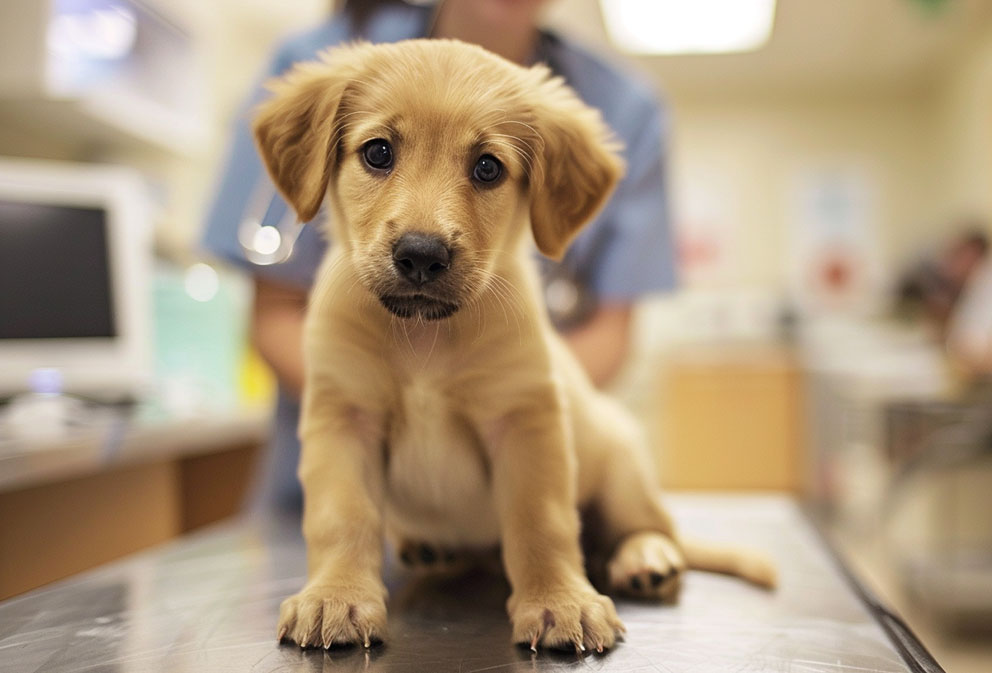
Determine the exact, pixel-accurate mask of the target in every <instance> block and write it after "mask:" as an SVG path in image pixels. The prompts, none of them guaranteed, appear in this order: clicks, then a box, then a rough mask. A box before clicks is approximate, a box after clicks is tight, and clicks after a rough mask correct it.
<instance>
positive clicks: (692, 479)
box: [656, 347, 804, 491]
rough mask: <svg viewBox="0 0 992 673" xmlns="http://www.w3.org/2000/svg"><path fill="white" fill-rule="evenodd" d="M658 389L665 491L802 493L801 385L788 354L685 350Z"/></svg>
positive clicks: (660, 458)
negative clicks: (750, 490) (706, 490)
mask: <svg viewBox="0 0 992 673" xmlns="http://www.w3.org/2000/svg"><path fill="white" fill-rule="evenodd" d="M661 387H662V391H661V396H660V399H661V402H660V404H661V407H662V414H661V416H660V419H659V420H660V428H659V429H658V432H657V433H656V434H657V435H658V436H659V437H660V438H661V442H660V444H661V446H660V447H659V450H658V454H659V455H658V464H659V469H660V474H661V481H662V484H663V485H664V486H665V487H666V488H679V489H738V490H739V489H770V490H780V491H798V490H799V488H800V486H801V475H802V468H803V465H802V455H803V451H802V446H803V431H802V426H803V423H802V419H803V417H804V402H803V384H802V374H801V370H800V368H799V366H798V364H797V362H796V360H795V358H794V357H793V355H792V354H791V353H790V352H789V351H788V350H786V349H784V348H782V349H779V348H756V347H755V348H750V347H749V348H726V349H719V350H718V349H715V348H712V349H710V348H707V349H702V350H698V349H694V350H691V351H689V350H687V351H682V352H679V353H676V354H675V355H674V357H673V358H672V360H671V362H670V364H669V366H668V367H666V370H665V373H664V374H663V375H662V384H661Z"/></svg>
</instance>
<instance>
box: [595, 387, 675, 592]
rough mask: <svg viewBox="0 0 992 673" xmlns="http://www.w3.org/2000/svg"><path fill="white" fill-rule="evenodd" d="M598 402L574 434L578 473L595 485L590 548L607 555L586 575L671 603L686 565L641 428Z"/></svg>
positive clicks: (605, 402) (615, 587) (617, 410)
mask: <svg viewBox="0 0 992 673" xmlns="http://www.w3.org/2000/svg"><path fill="white" fill-rule="evenodd" d="M602 402H603V404H602V407H601V408H598V409H597V412H598V413H596V414H595V415H590V416H588V417H593V418H595V419H596V422H595V424H593V423H588V425H587V427H580V428H578V429H577V432H576V437H577V438H583V439H581V440H580V441H581V442H582V444H583V445H584V446H582V447H580V448H579V454H580V462H582V463H583V467H582V468H580V469H582V470H583V471H586V473H587V477H590V483H595V487H594V492H593V493H592V494H591V496H592V497H591V498H589V501H588V503H587V504H588V505H589V507H588V509H589V511H590V512H592V513H593V514H592V516H591V517H590V519H589V523H591V524H592V528H594V529H595V530H594V531H593V532H592V533H591V535H590V538H592V539H591V540H590V544H591V546H592V547H593V548H594V549H595V550H596V551H599V552H606V554H608V555H609V556H608V560H607V561H606V562H605V564H604V563H598V564H597V563H595V562H594V563H592V564H591V565H592V568H591V570H592V571H593V572H594V573H596V574H597V576H598V578H599V579H600V580H601V581H602V582H603V583H605V584H606V585H607V588H608V589H609V591H610V592H612V593H617V594H624V595H628V596H633V597H636V598H642V599H651V600H663V599H674V598H675V597H676V596H677V594H678V590H679V587H680V586H681V574H682V572H683V571H684V570H685V568H686V561H685V557H684V556H683V554H682V550H681V547H680V545H679V544H678V542H677V538H676V536H675V526H674V524H673V523H672V519H671V517H670V516H669V515H668V512H667V511H666V510H665V508H664V506H663V505H662V502H661V497H660V496H661V490H660V488H659V487H658V485H657V483H656V481H655V477H654V474H655V472H654V468H653V465H652V464H651V460H650V458H649V456H648V453H647V450H646V448H645V444H644V441H643V439H642V436H641V433H640V429H639V428H638V427H637V426H636V424H635V423H634V422H633V419H631V418H629V416H628V415H627V414H626V412H625V411H624V410H623V409H620V408H619V407H618V406H617V405H616V403H614V402H613V401H612V400H602ZM585 417H586V416H583V418H585ZM579 423H580V424H582V425H586V423H584V422H583V421H581V420H580V421H579ZM597 467H598V469H597ZM588 468H591V469H588ZM597 565H598V567H597ZM597 571H598V572H597Z"/></svg>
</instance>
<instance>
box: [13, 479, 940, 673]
mask: <svg viewBox="0 0 992 673" xmlns="http://www.w3.org/2000/svg"><path fill="white" fill-rule="evenodd" d="M669 503H670V505H671V508H672V510H673V511H674V512H675V515H676V517H677V519H678V520H679V522H680V525H681V527H682V529H683V530H685V531H691V532H692V534H693V535H695V536H698V537H706V538H710V539H714V540H727V541H735V542H742V543H747V544H749V545H754V546H757V547H760V548H764V549H767V550H769V551H771V552H772V553H773V554H774V556H775V557H776V558H777V560H778V562H779V563H780V565H781V587H780V588H779V589H778V590H777V591H776V592H775V593H768V592H765V591H762V590H760V589H756V588H753V587H751V586H748V585H746V584H744V583H742V582H740V581H739V580H735V579H732V578H727V577H720V576H715V575H707V574H704V573H690V574H689V576H688V577H687V578H686V580H685V583H684V589H683V593H682V596H681V599H680V601H679V603H678V604H677V605H665V606H656V605H646V604H641V603H633V602H625V601H619V602H618V608H619V611H620V616H621V617H622V618H623V619H624V621H625V622H626V624H627V628H628V633H627V637H626V641H625V642H623V643H621V644H620V645H619V646H618V647H617V648H615V649H614V650H613V651H612V652H609V653H607V654H605V655H595V654H590V655H587V656H585V657H578V656H577V655H574V654H570V655H564V654H547V653H542V654H538V655H534V654H532V653H531V652H530V651H529V650H526V649H522V648H518V647H515V646H513V645H511V644H510V642H509V638H510V628H509V624H508V621H507V618H506V614H505V612H504V608H503V604H504V602H505V600H506V597H507V595H508V592H509V589H508V587H507V585H506V583H505V582H504V581H503V580H502V579H500V578H497V577H493V576H489V575H485V574H473V575H466V576H461V577H454V578H448V579H443V580H442V579H417V578H414V577H412V576H410V575H407V574H405V573H404V572H403V571H402V570H400V569H397V568H395V567H392V566H390V567H389V568H388V569H387V577H388V582H387V583H388V585H389V587H390V602H389V607H390V632H391V639H390V641H389V643H388V644H387V645H385V646H381V647H377V648H373V649H372V650H371V651H368V652H367V651H365V650H363V649H361V648H347V649H339V650H332V651H329V652H325V651H323V650H309V651H300V650H299V649H298V648H297V647H296V646H295V645H281V646H280V645H278V644H277V643H276V642H275V625H276V615H277V612H278V607H279V603H280V601H281V600H282V599H283V598H284V597H286V596H287V595H289V594H291V593H293V592H294V591H296V590H297V589H298V588H299V587H300V586H301V584H302V581H303V575H304V566H305V561H304V547H303V542H302V539H301V538H300V535H299V533H298V526H297V524H296V523H295V522H293V521H291V520H279V519H267V520H243V521H238V522H235V523H232V524H226V525H223V526H220V527H215V528H213V529H209V530H207V531H205V532H203V533H200V534H197V535H193V536H191V537H188V538H185V539H182V540H180V541H178V542H176V543H174V544H170V545H167V546H165V547H161V548H158V549H155V550H152V551H150V552H146V553H143V554H139V555H137V556H134V557H131V558H129V559H125V560H123V561H121V562H118V563H114V564H112V565H108V566H105V567H103V568H100V569H98V570H96V571H93V572H89V573H86V574H84V575H80V576H78V577H75V578H71V579H69V580H66V581H64V582H60V583H57V584H54V585H51V586H50V587H47V588H43V589H40V590H37V591H34V592H32V593H29V594H26V595H24V596H21V597H18V598H15V599H11V600H8V601H7V602H5V603H2V604H0V671H3V672H5V673H7V672H10V673H14V672H17V673H21V672H28V671H38V672H44V673H59V672H63V671H92V672H100V673H109V672H111V671H119V672H122V673H123V672H131V671H142V672H145V671H162V672H168V673H182V672H184V671H209V672H211V673H219V672H222V671H238V672H241V671H259V672H263V671H373V672H374V671H389V672H405V671H424V672H429V673H443V672H447V671H452V672H454V671H459V672H463V673H471V672H473V671H476V672H477V671H525V670H526V671H547V670H564V669H576V670H582V669H591V670H597V671H662V672H666V673H668V672H673V673H674V672H681V671H692V672H694V673H703V672H707V671H720V672H729V671H796V672H802V673H812V672H815V671H824V672H830V673H837V672H840V671H857V672H858V673H866V672H872V671H877V672H885V673H889V672H891V673H895V672H898V671H931V670H938V671H939V670H940V668H939V667H937V666H936V664H935V663H933V661H932V660H930V659H929V656H928V655H927V654H926V651H925V650H922V649H921V648H919V644H918V643H917V642H916V641H915V639H914V638H913V637H912V634H909V633H908V632H906V631H905V630H903V629H901V628H900V624H899V622H898V620H897V619H895V618H894V617H892V616H891V615H887V614H886V613H885V611H884V609H882V608H881V607H880V606H872V605H871V600H870V597H869V598H866V596H865V595H863V594H862V593H861V591H860V589H859V588H858V587H857V585H856V584H853V583H852V582H850V581H849V580H848V579H847V578H846V577H845V574H844V572H843V569H842V568H840V566H839V565H838V564H837V563H836V562H835V560H834V559H833V557H832V556H831V554H830V552H829V550H828V549H827V548H826V547H825V546H824V544H823V542H822V541H821V539H820V538H819V537H818V535H817V533H816V532H815V531H814V529H813V528H812V527H811V526H810V524H809V522H808V520H807V519H806V517H805V516H804V515H803V513H802V512H801V511H800V509H799V508H798V507H797V506H796V504H795V503H794V502H793V501H791V500H788V499H786V498H779V497H746V496H741V497H731V496H726V497H724V496H702V495H700V496H695V495H682V496H670V497H669ZM0 554H2V552H0ZM873 613H877V614H873Z"/></svg>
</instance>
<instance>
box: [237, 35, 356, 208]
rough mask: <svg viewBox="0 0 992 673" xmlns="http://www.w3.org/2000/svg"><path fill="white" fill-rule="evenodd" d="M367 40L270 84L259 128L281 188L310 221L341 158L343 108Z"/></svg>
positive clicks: (295, 69) (256, 128)
mask: <svg viewBox="0 0 992 673" xmlns="http://www.w3.org/2000/svg"><path fill="white" fill-rule="evenodd" d="M361 49H362V46H361V45H355V46H347V47H340V48H337V49H331V50H329V51H326V52H324V53H323V54H321V57H320V59H321V60H320V61H316V62H312V63H299V64H297V65H295V66H293V68H292V70H290V71H289V73H288V74H286V75H284V76H282V77H279V78H277V79H274V80H272V81H270V82H268V83H267V88H268V89H269V90H270V91H271V92H272V94H273V95H272V97H271V98H269V99H268V100H266V101H265V102H263V103H262V104H261V105H259V106H258V108H257V111H256V115H255V120H254V123H253V131H254V134H255V144H256V145H257V146H258V151H259V154H261V156H262V161H263V163H264V164H265V167H266V168H267V169H268V171H269V175H270V176H271V177H272V181H273V182H274V183H275V185H276V187H277V188H278V189H279V192H280V193H281V194H282V195H283V197H284V198H285V199H286V201H287V202H288V203H289V205H290V206H292V208H293V210H295V211H296V214H297V216H298V217H299V219H300V221H301V222H309V221H310V220H312V219H313V218H314V217H315V216H316V215H317V211H318V210H319V209H320V205H321V202H323V200H324V194H325V193H326V192H327V184H328V180H329V179H330V176H331V172H332V170H333V167H334V166H333V164H334V161H335V155H336V151H335V143H336V142H337V140H338V137H337V131H338V128H339V126H338V119H339V118H338V109H339V107H340V104H341V100H342V98H343V96H344V93H345V90H346V89H347V87H348V85H349V83H350V82H352V81H354V79H355V75H356V70H357V63H358V62H359V60H360V59H359V58H358V54H357V52H359V51H360V50H361Z"/></svg>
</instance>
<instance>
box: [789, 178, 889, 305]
mask: <svg viewBox="0 0 992 673" xmlns="http://www.w3.org/2000/svg"><path fill="white" fill-rule="evenodd" d="M792 182H793V187H792V189H791V191H790V193H789V198H790V201H791V204H790V208H789V213H790V216H789V223H790V226H789V243H788V253H787V255H786V264H787V266H788V268H787V277H788V279H789V290H790V294H791V295H792V300H793V302H794V304H795V306H796V307H797V309H798V310H799V311H800V312H801V313H802V314H803V315H807V316H810V317H812V316H816V315H848V316H864V315H868V314H871V313H874V312H875V311H877V310H878V309H879V308H880V307H881V305H882V303H883V301H884V287H883V278H884V273H883V269H882V254H881V241H880V237H879V228H880V226H879V222H878V208H877V203H878V188H877V186H876V182H875V180H874V178H873V176H872V175H871V173H870V172H869V171H868V170H866V169H865V168H863V167H861V166H857V165H834V166H822V167H807V168H804V169H802V170H800V171H798V172H797V173H796V175H795V177H794V179H793V181H792Z"/></svg>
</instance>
